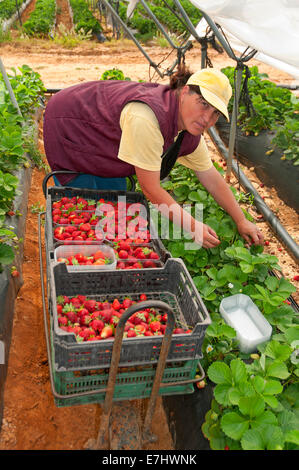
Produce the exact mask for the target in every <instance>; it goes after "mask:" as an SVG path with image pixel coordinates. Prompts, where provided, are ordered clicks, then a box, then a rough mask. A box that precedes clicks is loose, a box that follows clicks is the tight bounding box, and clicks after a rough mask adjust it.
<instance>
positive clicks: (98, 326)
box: [90, 319, 105, 331]
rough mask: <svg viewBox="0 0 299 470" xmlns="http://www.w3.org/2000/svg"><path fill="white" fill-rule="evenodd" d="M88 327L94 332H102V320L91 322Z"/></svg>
mask: <svg viewBox="0 0 299 470" xmlns="http://www.w3.org/2000/svg"><path fill="white" fill-rule="evenodd" d="M90 326H91V327H92V328H93V329H94V330H95V331H102V329H103V328H104V326H105V324H104V322H103V321H102V320H97V319H95V320H92V321H91V322H90Z"/></svg>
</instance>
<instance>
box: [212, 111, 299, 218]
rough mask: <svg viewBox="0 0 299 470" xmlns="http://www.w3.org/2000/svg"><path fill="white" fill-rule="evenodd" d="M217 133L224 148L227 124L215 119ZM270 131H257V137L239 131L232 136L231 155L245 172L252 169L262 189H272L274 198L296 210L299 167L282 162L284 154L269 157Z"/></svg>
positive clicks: (227, 137)
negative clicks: (245, 168) (262, 186)
mask: <svg viewBox="0 0 299 470" xmlns="http://www.w3.org/2000/svg"><path fill="white" fill-rule="evenodd" d="M216 127H217V130H218V132H219V135H220V137H221V138H222V140H223V142H224V143H225V144H226V145H227V146H228V144H229V133H230V124H229V123H227V122H226V121H225V120H224V119H219V121H218V123H217V125H216ZM274 136H275V132H274V131H266V130H264V131H261V132H260V133H259V134H258V135H257V136H255V135H246V134H245V133H244V132H243V131H242V130H241V129H240V128H239V127H238V128H237V133H236V144H235V154H236V155H237V156H238V158H239V160H240V162H241V163H242V164H244V165H245V166H247V167H248V168H251V167H254V171H255V173H256V175H257V176H258V177H259V178H260V180H261V181H263V183H264V184H265V185H266V186H269V187H270V188H271V187H273V188H274V189H275V190H276V191H277V194H278V196H279V197H280V198H281V199H282V200H283V201H285V203H286V204H288V205H289V206H290V207H292V208H293V209H295V210H296V211H298V209H299V167H298V166H295V165H294V164H293V162H292V161H291V160H286V159H283V155H284V151H283V150H280V149H279V148H275V149H274V150H273V151H271V152H270V153H269V149H270V148H271V142H272V140H273V138H274Z"/></svg>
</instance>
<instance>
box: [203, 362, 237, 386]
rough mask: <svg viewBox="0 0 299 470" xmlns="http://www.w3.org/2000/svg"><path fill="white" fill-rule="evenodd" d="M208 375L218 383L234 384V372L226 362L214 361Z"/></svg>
mask: <svg viewBox="0 0 299 470" xmlns="http://www.w3.org/2000/svg"><path fill="white" fill-rule="evenodd" d="M208 376H209V379H210V380H212V382H215V383H216V384H228V385H232V374H231V371H230V368H229V366H228V365H227V364H225V363H224V362H214V363H213V364H211V365H210V367H209V369H208Z"/></svg>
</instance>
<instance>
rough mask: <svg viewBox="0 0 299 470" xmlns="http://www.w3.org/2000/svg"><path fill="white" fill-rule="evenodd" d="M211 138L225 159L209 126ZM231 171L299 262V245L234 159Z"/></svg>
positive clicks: (224, 149) (220, 146)
mask: <svg viewBox="0 0 299 470" xmlns="http://www.w3.org/2000/svg"><path fill="white" fill-rule="evenodd" d="M208 133H209V135H210V137H211V139H212V140H213V142H214V144H215V145H216V147H217V148H218V150H219V152H220V153H221V154H222V155H223V156H224V158H225V159H226V160H227V158H228V151H227V149H226V147H225V145H224V143H223V142H222V139H221V138H220V136H219V134H218V132H217V130H216V129H215V128H214V127H211V128H210V129H209V131H208ZM232 171H233V173H234V174H235V176H236V177H237V178H238V180H239V182H240V184H241V185H242V187H243V188H244V189H245V190H246V191H247V192H249V193H251V194H252V195H253V196H254V204H255V206H256V208H257V209H258V210H259V211H260V212H261V214H262V215H263V216H264V218H265V220H266V222H267V223H268V224H269V225H270V227H271V229H272V230H273V232H274V233H275V234H276V235H277V237H278V238H279V239H280V240H281V241H282V243H283V244H284V245H285V246H286V248H287V250H288V251H289V252H290V254H291V255H292V257H293V258H294V260H295V261H296V263H299V246H298V245H297V243H296V242H295V241H294V240H293V238H292V237H291V236H290V234H289V233H288V232H287V231H286V230H285V228H284V227H283V226H282V225H281V223H280V221H279V220H278V219H277V217H276V216H275V215H274V214H273V212H272V211H271V209H270V208H269V207H268V206H267V204H266V203H265V201H264V200H263V199H262V198H261V196H260V195H259V193H258V192H257V191H256V189H255V187H254V186H253V185H252V184H251V182H250V181H249V180H248V178H247V177H246V176H245V174H244V173H243V172H242V170H241V169H240V168H239V167H238V165H237V163H236V161H235V160H233V161H232Z"/></svg>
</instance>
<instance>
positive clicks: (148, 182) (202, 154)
mask: <svg viewBox="0 0 299 470" xmlns="http://www.w3.org/2000/svg"><path fill="white" fill-rule="evenodd" d="M231 94H232V90H231V86H230V84H229V80H228V78H227V77H226V76H225V75H224V74H223V73H222V72H220V71H218V70H215V69H213V68H210V69H202V70H200V71H199V72H196V73H194V74H192V73H191V72H189V71H188V70H187V69H186V68H185V66H181V67H180V68H179V69H178V71H177V73H176V74H174V75H172V77H171V79H170V84H169V85H160V84H156V83H136V82H131V81H113V80H111V81H93V82H86V83H82V84H80V85H75V86H72V87H69V88H67V89H65V90H62V91H60V92H58V93H57V94H56V95H54V96H53V97H52V98H51V99H50V101H49V103H48V105H47V107H46V110H45V116H44V144H45V151H46V156H47V159H48V162H49V165H50V167H51V169H52V170H53V171H54V170H72V171H76V172H80V173H83V174H85V176H83V178H85V180H84V184H86V178H87V179H88V181H87V184H88V185H87V186H85V187H92V186H91V184H93V185H94V184H96V186H93V187H97V188H98V189H102V188H103V187H105V186H103V181H105V178H115V179H116V181H117V183H119V181H122V180H119V178H124V177H127V176H129V175H133V174H136V176H137V178H138V181H139V184H140V187H141V189H142V191H143V193H144V195H145V196H146V197H147V198H148V199H149V200H150V201H151V202H152V203H153V204H155V205H157V206H158V209H159V210H160V212H161V213H163V214H164V215H167V216H168V217H169V218H170V219H172V220H173V221H174V222H175V223H176V224H180V225H182V223H183V222H182V221H184V223H185V224H186V225H184V228H185V227H189V231H190V233H191V234H192V237H193V239H194V241H195V242H196V243H198V244H199V245H200V246H203V247H204V248H212V247H216V246H217V245H218V244H219V243H220V240H219V239H218V236H217V234H216V233H215V231H214V230H213V229H212V228H211V227H209V226H208V225H206V224H203V223H202V222H201V221H198V220H195V219H194V218H193V217H192V216H191V215H190V214H188V213H187V212H186V211H185V210H184V209H183V208H182V207H181V206H180V205H179V204H177V203H176V202H175V201H174V199H173V198H172V197H171V196H170V194H169V193H168V192H167V191H165V190H164V189H163V188H162V187H161V185H160V181H161V180H162V179H164V178H165V177H166V176H167V174H169V172H170V170H171V168H172V167H173V165H174V163H175V162H176V160H177V161H178V163H181V164H183V165H185V166H187V167H188V168H191V169H193V170H194V172H195V174H196V176H197V178H198V180H199V181H200V182H201V183H202V184H203V186H205V188H206V189H207V190H208V191H209V192H210V194H211V195H212V196H213V197H214V198H215V200H216V201H217V203H218V204H219V205H220V206H221V207H223V209H224V210H226V211H227V213H228V214H229V215H230V216H231V217H232V218H233V220H234V221H235V223H236V225H237V228H238V231H239V233H240V234H241V236H242V237H243V238H244V239H245V240H246V241H247V242H248V243H249V244H252V243H254V244H261V243H262V242H263V235H262V234H261V232H260V231H259V230H258V229H257V227H256V226H255V225H254V224H252V223H251V222H249V221H248V220H247V219H246V218H245V216H244V214H243V211H242V210H241V208H240V207H239V205H238V204H237V202H236V200H235V198H234V196H233V194H232V192H231V190H230V188H229V186H228V185H227V184H226V182H225V181H224V179H223V178H222V177H221V175H220V174H219V172H218V171H217V170H216V169H215V167H214V166H213V164H212V161H211V159H210V157H209V155H208V150H207V147H206V144H205V142H204V138H203V137H202V134H203V133H204V132H205V131H206V130H207V129H208V128H209V127H211V126H214V125H215V123H216V121H217V119H218V117H219V116H220V114H223V115H224V116H225V117H226V119H229V117H228V111H227V105H228V102H229V99H230V97H231ZM174 142H176V144H174ZM173 146H174V147H175V148H173ZM177 147H179V148H177ZM90 175H93V176H90ZM99 177H104V178H103V179H101V178H99ZM72 178H73V176H72V175H61V176H59V178H58V179H59V183H60V184H63V185H66V184H67V185H68V186H72V187H78V186H80V184H82V183H81V182H80V178H81V177H77V178H73V179H72ZM91 179H92V180H93V181H92V182H91ZM94 181H96V183H94ZM111 181H114V180H109V184H110V185H111ZM110 188H111V189H113V186H110Z"/></svg>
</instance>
